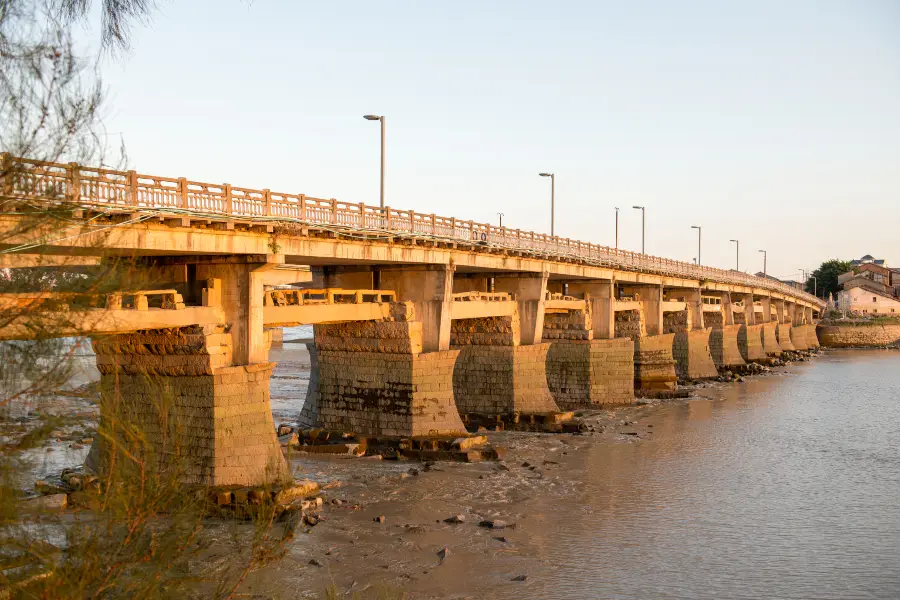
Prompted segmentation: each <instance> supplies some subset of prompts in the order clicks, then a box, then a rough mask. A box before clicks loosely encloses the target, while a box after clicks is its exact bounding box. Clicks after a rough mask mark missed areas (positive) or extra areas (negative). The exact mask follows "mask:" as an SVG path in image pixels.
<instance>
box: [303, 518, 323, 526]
mask: <svg viewBox="0 0 900 600" xmlns="http://www.w3.org/2000/svg"><path fill="white" fill-rule="evenodd" d="M303 522H304V523H306V524H307V525H309V526H310V527H315V526H316V525H318V524H319V516H318V515H303Z"/></svg>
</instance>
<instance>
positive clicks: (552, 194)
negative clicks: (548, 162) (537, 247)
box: [538, 173, 556, 237]
mask: <svg viewBox="0 0 900 600" xmlns="http://www.w3.org/2000/svg"><path fill="white" fill-rule="evenodd" d="M538 175H540V176H541V177H549V178H550V237H554V234H555V228H554V225H555V223H554V221H555V218H556V215H555V213H556V175H554V174H553V173H538Z"/></svg>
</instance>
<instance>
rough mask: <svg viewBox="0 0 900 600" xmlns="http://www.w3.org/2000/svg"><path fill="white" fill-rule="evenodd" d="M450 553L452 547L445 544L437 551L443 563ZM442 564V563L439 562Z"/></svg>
mask: <svg viewBox="0 0 900 600" xmlns="http://www.w3.org/2000/svg"><path fill="white" fill-rule="evenodd" d="M449 554H450V548H448V547H447V546H444V547H443V548H441V549H440V550H438V551H437V555H438V559H440V561H441V563H443V562H444V559H445V558H447V556H448V555H449ZM438 564H440V563H438Z"/></svg>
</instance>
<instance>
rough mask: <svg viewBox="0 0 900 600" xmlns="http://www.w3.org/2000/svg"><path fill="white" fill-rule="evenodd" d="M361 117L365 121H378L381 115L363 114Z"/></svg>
mask: <svg viewBox="0 0 900 600" xmlns="http://www.w3.org/2000/svg"><path fill="white" fill-rule="evenodd" d="M363 119H365V120H366V121H380V120H381V117H379V116H378V115H363Z"/></svg>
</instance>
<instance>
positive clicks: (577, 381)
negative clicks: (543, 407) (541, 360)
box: [547, 338, 634, 410]
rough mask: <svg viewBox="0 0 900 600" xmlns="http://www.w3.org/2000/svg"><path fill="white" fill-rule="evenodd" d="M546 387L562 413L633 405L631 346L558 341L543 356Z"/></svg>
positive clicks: (615, 341)
mask: <svg viewBox="0 0 900 600" xmlns="http://www.w3.org/2000/svg"><path fill="white" fill-rule="evenodd" d="M547 384H548V386H549V388H550V393H551V394H552V396H553V399H554V400H555V401H556V404H557V406H559V408H560V409H562V410H576V409H579V408H590V407H593V406H604V405H611V404H631V403H632V402H634V342H632V341H631V340H630V339H626V338H620V339H613V340H590V341H587V340H585V341H558V342H553V343H552V344H550V350H549V352H548V353H547Z"/></svg>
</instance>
